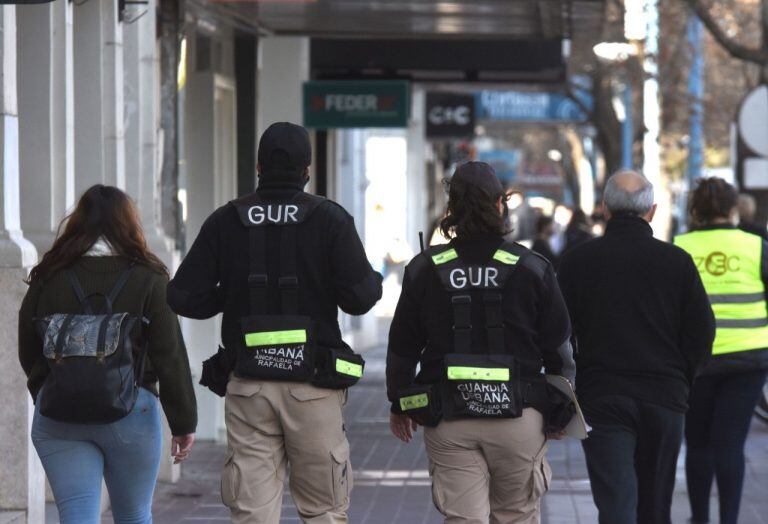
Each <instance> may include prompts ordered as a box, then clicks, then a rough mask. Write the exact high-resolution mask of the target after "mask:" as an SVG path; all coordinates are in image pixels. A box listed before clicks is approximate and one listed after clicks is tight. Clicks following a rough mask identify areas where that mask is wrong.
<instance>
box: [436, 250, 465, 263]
mask: <svg viewBox="0 0 768 524" xmlns="http://www.w3.org/2000/svg"><path fill="white" fill-rule="evenodd" d="M457 258H459V255H458V253H456V250H455V249H449V250H448V251H443V252H442V253H438V254H437V255H434V256H432V262H434V263H435V265H437V266H439V265H440V264H445V263H446V262H450V261H451V260H456V259H457Z"/></svg>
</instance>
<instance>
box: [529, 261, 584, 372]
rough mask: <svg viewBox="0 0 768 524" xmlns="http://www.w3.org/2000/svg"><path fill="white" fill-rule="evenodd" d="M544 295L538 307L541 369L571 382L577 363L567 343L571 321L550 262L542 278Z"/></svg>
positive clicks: (568, 342) (569, 343) (568, 341)
mask: <svg viewBox="0 0 768 524" xmlns="http://www.w3.org/2000/svg"><path fill="white" fill-rule="evenodd" d="M542 284H543V293H544V297H543V300H542V302H541V306H540V308H539V319H538V326H537V327H538V332H539V337H538V339H539V348H540V349H541V354H542V357H543V359H544V370H545V371H546V373H547V374H550V375H562V376H564V377H565V378H567V379H568V380H570V381H571V382H573V380H574V378H575V375H576V364H575V362H574V360H573V348H572V346H571V342H570V336H571V322H570V319H569V317H568V309H567V308H566V306H565V301H564V300H563V295H562V293H561V292H560V286H558V284H557V280H556V278H555V272H554V270H553V269H552V266H551V265H550V264H547V270H546V272H545V273H544V278H543V280H542Z"/></svg>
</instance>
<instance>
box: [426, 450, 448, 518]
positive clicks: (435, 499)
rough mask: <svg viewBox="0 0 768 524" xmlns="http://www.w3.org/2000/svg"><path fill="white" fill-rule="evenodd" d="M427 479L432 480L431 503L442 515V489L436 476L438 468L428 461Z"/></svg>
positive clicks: (443, 512)
mask: <svg viewBox="0 0 768 524" xmlns="http://www.w3.org/2000/svg"><path fill="white" fill-rule="evenodd" d="M429 478H431V479H432V503H433V504H434V505H435V509H437V511H439V512H440V513H441V514H443V515H444V514H445V503H444V502H445V497H444V496H443V488H442V485H441V480H440V476H439V474H438V468H437V466H436V465H435V464H434V463H433V462H432V461H431V460H430V461H429Z"/></svg>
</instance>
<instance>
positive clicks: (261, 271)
mask: <svg viewBox="0 0 768 524" xmlns="http://www.w3.org/2000/svg"><path fill="white" fill-rule="evenodd" d="M248 239H249V241H248V245H249V248H248V260H249V264H250V273H249V274H248V300H249V302H250V306H251V313H252V314H254V315H259V314H264V313H266V312H267V285H268V284H269V278H268V277H267V233H266V231H265V229H264V228H263V227H252V228H250V229H249V230H248Z"/></svg>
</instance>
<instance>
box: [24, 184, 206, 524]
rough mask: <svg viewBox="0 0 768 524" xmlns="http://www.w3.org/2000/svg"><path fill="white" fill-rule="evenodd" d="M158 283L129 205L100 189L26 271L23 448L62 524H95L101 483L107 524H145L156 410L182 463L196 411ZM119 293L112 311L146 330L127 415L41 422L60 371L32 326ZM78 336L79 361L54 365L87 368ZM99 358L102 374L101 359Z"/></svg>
mask: <svg viewBox="0 0 768 524" xmlns="http://www.w3.org/2000/svg"><path fill="white" fill-rule="evenodd" d="M123 279H125V280H123ZM75 282H77V284H75ZM167 284H168V270H167V269H166V268H165V266H164V265H163V263H162V262H161V261H160V260H159V259H158V258H157V257H156V256H155V255H153V254H152V253H151V252H150V251H149V249H148V248H147V244H146V241H145V240H144V235H143V233H142V230H141V225H140V223H139V218H138V213H137V211H136V209H135V207H134V205H133V203H132V202H131V201H130V199H129V198H128V196H127V195H126V194H125V193H123V192H122V191H120V190H119V189H117V188H115V187H108V186H102V185H97V186H93V187H91V188H90V189H88V190H87V191H86V192H85V193H84V194H83V196H82V197H81V198H80V201H79V202H78V204H77V206H76V207H75V210H74V211H73V212H72V214H71V215H69V216H68V217H67V218H66V219H65V221H64V223H63V231H62V232H61V233H60V234H59V235H58V237H57V238H56V241H55V242H54V243H53V247H51V249H50V250H49V251H48V252H47V253H45V255H44V256H43V258H42V260H41V261H40V263H39V264H38V265H37V266H35V267H34V268H33V269H32V272H31V274H30V277H29V290H28V291H27V294H26V296H25V297H24V301H23V303H22V305H21V310H20V311H19V360H20V361H21V366H22V368H23V369H24V372H25V373H26V375H27V385H28V387H29V391H30V393H31V394H32V398H33V399H35V414H34V419H33V422H32V442H33V443H34V445H35V449H36V450H37V453H38V455H39V456H40V460H41V461H42V463H43V467H44V468H45V473H46V475H47V477H48V480H49V482H50V485H51V489H52V490H53V497H54V500H55V501H56V506H57V508H58V510H59V519H60V521H61V523H62V524H98V523H99V522H101V485H102V480H104V481H106V485H107V491H108V492H109V499H110V504H111V507H112V514H113V515H114V518H115V522H117V523H118V524H120V523H129V522H130V523H141V524H147V523H150V522H152V513H151V510H152V495H153V493H154V489H155V482H156V480H157V474H158V470H159V467H160V455H161V446H162V441H163V432H162V425H161V419H160V416H161V415H160V405H162V408H163V411H164V412H165V416H166V418H167V419H168V423H169V425H170V428H171V433H172V434H173V440H172V442H173V449H172V454H173V456H174V457H175V459H176V461H177V462H180V461H183V460H184V459H186V458H187V457H188V455H189V453H190V450H191V448H192V444H193V442H194V432H195V427H196V425H197V407H196V403H195V393H194V389H193V387H192V378H191V375H190V371H189V361H188V360H187V352H186V348H185V347H184V341H183V339H182V336H181V329H180V328H179V321H178V319H177V318H176V315H174V314H173V312H172V311H171V310H170V308H169V307H168V305H167V304H166V300H165V296H166V286H167ZM76 286H77V287H76ZM79 287H81V290H80V291H78V290H77V289H78V288H79ZM119 287H122V291H120V292H119V293H118V294H117V295H116V296H114V297H113V298H114V300H113V301H112V304H111V306H112V309H113V311H114V312H126V313H131V314H135V315H138V316H140V317H145V318H146V319H147V321H148V322H149V323H148V328H146V329H147V330H146V333H145V337H146V341H147V342H146V356H147V358H148V362H147V365H146V368H145V370H144V373H143V375H139V376H137V377H136V380H137V383H138V385H139V386H140V387H139V388H138V393H137V394H138V396H137V398H136V400H135V404H134V405H133V408H132V409H131V410H130V412H129V413H128V414H127V415H126V416H124V417H123V418H120V419H119V420H117V421H116V422H112V423H91V422H88V423H72V422H64V421H61V420H59V419H58V417H57V416H56V415H54V414H51V416H46V415H43V414H41V405H45V404H46V401H49V402H48V403H49V404H51V402H50V401H52V400H54V399H50V398H46V396H47V395H48V394H50V390H49V389H47V386H50V385H52V384H51V383H50V381H51V380H52V376H53V378H55V373H53V372H52V371H51V370H50V368H51V366H64V365H67V364H68V363H67V362H60V361H59V358H58V357H57V358H56V359H55V360H54V359H51V358H50V357H51V355H47V356H48V357H49V358H46V354H45V353H44V344H43V339H42V338H41V337H40V335H39V334H38V331H37V329H36V325H35V324H36V322H37V320H38V319H43V318H45V317H47V316H49V315H54V314H60V315H61V314H67V315H66V318H69V319H71V320H70V322H69V324H70V325H72V324H73V323H75V322H77V320H75V319H76V318H77V317H74V315H79V314H82V313H83V305H84V302H83V300H86V299H87V298H92V297H93V296H94V295H96V294H99V295H103V296H104V297H107V296H108V295H109V294H110V290H113V289H117V288H119ZM79 294H80V295H82V296H78V295H79ZM81 318H82V317H81ZM124 321H125V320H123V322H124ZM101 324H102V325H104V323H103V322H102V323H101ZM110 329H111V328H110V326H108V325H104V332H105V334H103V335H101V334H100V335H99V338H102V337H107V336H108V335H109V331H110ZM50 330H51V326H49V327H48V331H50ZM48 331H46V334H47V333H48ZM62 331H66V330H65V329H64V328H62ZM79 333H80V334H79V335H77V334H75V335H76V336H75V340H74V343H75V344H76V343H77V342H78V340H77V339H78V338H80V339H82V342H83V343H82V344H81V347H79V351H81V352H82V353H80V354H76V355H65V356H64V357H63V358H62V359H61V360H62V361H68V360H70V359H73V358H74V359H81V360H82V359H87V358H88V356H89V354H88V352H90V351H94V350H96V351H98V349H99V347H98V344H99V342H97V340H96V336H94V333H92V332H88V331H85V334H84V335H83V330H80V331H79ZM65 335H66V333H65ZM64 339H65V337H64V336H59V337H57V342H56V346H57V350H58V347H60V346H61V345H64V344H67V341H66V340H64ZM70 342H72V341H70ZM113 349H114V348H113ZM100 358H101V359H102V360H101V362H102V364H101V366H102V367H103V366H104V364H103V362H104V360H103V359H105V358H106V357H104V356H101V357H100ZM94 360H95V359H94ZM135 371H140V369H137V370H135ZM86 379H87V377H85V376H83V377H82V378H81V380H86ZM118 382H119V380H118ZM158 382H159V385H160V388H159V390H158ZM56 386H58V388H57V389H56V391H57V392H59V393H61V392H62V391H64V394H65V396H66V391H65V386H77V385H76V384H75V385H72V384H69V385H66V384H56ZM72 389H76V388H72ZM158 394H159V399H160V400H159V402H158ZM73 395H74V393H73ZM60 400H70V401H71V403H72V404H74V405H75V406H77V405H82V408H81V412H79V413H75V414H74V415H76V416H77V418H79V419H82V420H83V421H88V420H89V417H90V416H91V415H92V414H91V413H87V411H88V408H87V403H88V400H89V399H87V398H78V397H73V398H72V399H60ZM72 415H73V414H72V413H69V414H68V416H72Z"/></svg>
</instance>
